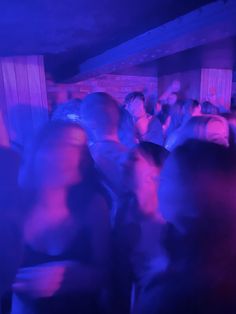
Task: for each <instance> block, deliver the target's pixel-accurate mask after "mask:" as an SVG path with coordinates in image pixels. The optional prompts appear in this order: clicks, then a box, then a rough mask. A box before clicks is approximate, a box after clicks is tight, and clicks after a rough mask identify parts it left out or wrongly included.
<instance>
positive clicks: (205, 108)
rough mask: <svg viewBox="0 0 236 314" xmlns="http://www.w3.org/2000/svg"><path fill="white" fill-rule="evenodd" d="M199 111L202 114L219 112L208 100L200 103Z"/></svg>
mask: <svg viewBox="0 0 236 314" xmlns="http://www.w3.org/2000/svg"><path fill="white" fill-rule="evenodd" d="M201 113H203V114H219V113H220V111H219V109H218V108H217V107H216V106H215V105H213V104H212V103H211V102H209V101H204V102H203V103H202V104H201Z"/></svg>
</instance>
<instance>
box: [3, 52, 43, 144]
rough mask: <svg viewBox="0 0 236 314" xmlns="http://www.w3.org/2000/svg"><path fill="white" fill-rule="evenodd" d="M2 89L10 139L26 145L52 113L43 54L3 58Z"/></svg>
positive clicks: (4, 112)
mask: <svg viewBox="0 0 236 314" xmlns="http://www.w3.org/2000/svg"><path fill="white" fill-rule="evenodd" d="M0 89H1V90H2V91H4V92H1V95H0V100H1V103H0V106H1V109H2V112H3V114H4V118H5V121H6V122H7V128H8V132H9V136H10V139H11V141H14V142H16V143H18V144H20V145H24V144H25V142H26V141H27V140H28V139H29V138H30V137H31V136H32V135H33V134H34V133H35V132H36V131H37V130H38V128H39V127H40V126H41V125H42V124H43V123H45V122H46V121H47V117H48V105H47V92H46V83H45V73H44V63H43V57H42V56H20V57H7V58H0Z"/></svg>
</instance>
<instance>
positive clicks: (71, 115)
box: [51, 98, 81, 123]
mask: <svg viewBox="0 0 236 314" xmlns="http://www.w3.org/2000/svg"><path fill="white" fill-rule="evenodd" d="M80 104H81V100H80V99H77V98H76V99H71V100H70V101H68V102H66V103H63V104H59V105H57V107H56V108H55V110H54V111H53V112H52V115H51V120H52V121H68V122H74V123H79V122H80Z"/></svg>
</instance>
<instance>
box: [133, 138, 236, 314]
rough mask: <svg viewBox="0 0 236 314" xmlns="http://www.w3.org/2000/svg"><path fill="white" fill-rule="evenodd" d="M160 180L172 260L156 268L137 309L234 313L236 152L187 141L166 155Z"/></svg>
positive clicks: (166, 240)
mask: <svg viewBox="0 0 236 314" xmlns="http://www.w3.org/2000/svg"><path fill="white" fill-rule="evenodd" d="M160 180H161V181H160V189H159V202H160V211H161V213H162V214H163V217H164V218H165V219H166V221H167V224H166V226H165V232H164V238H163V247H164V248H165V249H166V252H167V254H168V255H167V256H168V259H169V262H168V264H167V266H166V269H165V271H162V272H159V273H156V272H155V271H154V273H153V277H152V280H151V281H150V282H149V284H148V285H147V286H146V288H145V289H144V290H143V293H142V297H141V298H140V303H139V311H137V313H142V314H146V313H147V314H156V313H158V314H172V313H176V314H182V313H188V314H221V313H227V314H230V313H235V312H236V301H235V300H236V273H235V262H236V248H235V240H236V229H235V223H236V199H235V186H236V156H235V153H234V152H232V151H231V150H229V149H227V148H226V147H224V146H222V145H217V144H214V143H207V142H200V141H196V140H192V141H189V142H186V143H185V144H184V145H183V146H180V147H178V148H177V149H176V150H175V151H174V152H173V153H172V154H171V155H170V157H169V158H168V159H167V161H166V163H165V165H164V168H163V171H162V174H161V179H160Z"/></svg>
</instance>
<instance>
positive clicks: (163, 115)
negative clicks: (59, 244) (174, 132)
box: [157, 104, 171, 125]
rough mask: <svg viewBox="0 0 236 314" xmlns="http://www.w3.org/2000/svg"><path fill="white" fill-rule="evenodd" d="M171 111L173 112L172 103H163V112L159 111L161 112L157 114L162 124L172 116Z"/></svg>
mask: <svg viewBox="0 0 236 314" xmlns="http://www.w3.org/2000/svg"><path fill="white" fill-rule="evenodd" d="M170 113H171V107H170V105H167V104H164V105H162V107H161V112H159V114H158V115H157V117H158V119H159V120H160V122H161V124H162V125H164V124H165V123H166V120H167V118H168V117H169V116H170Z"/></svg>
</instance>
